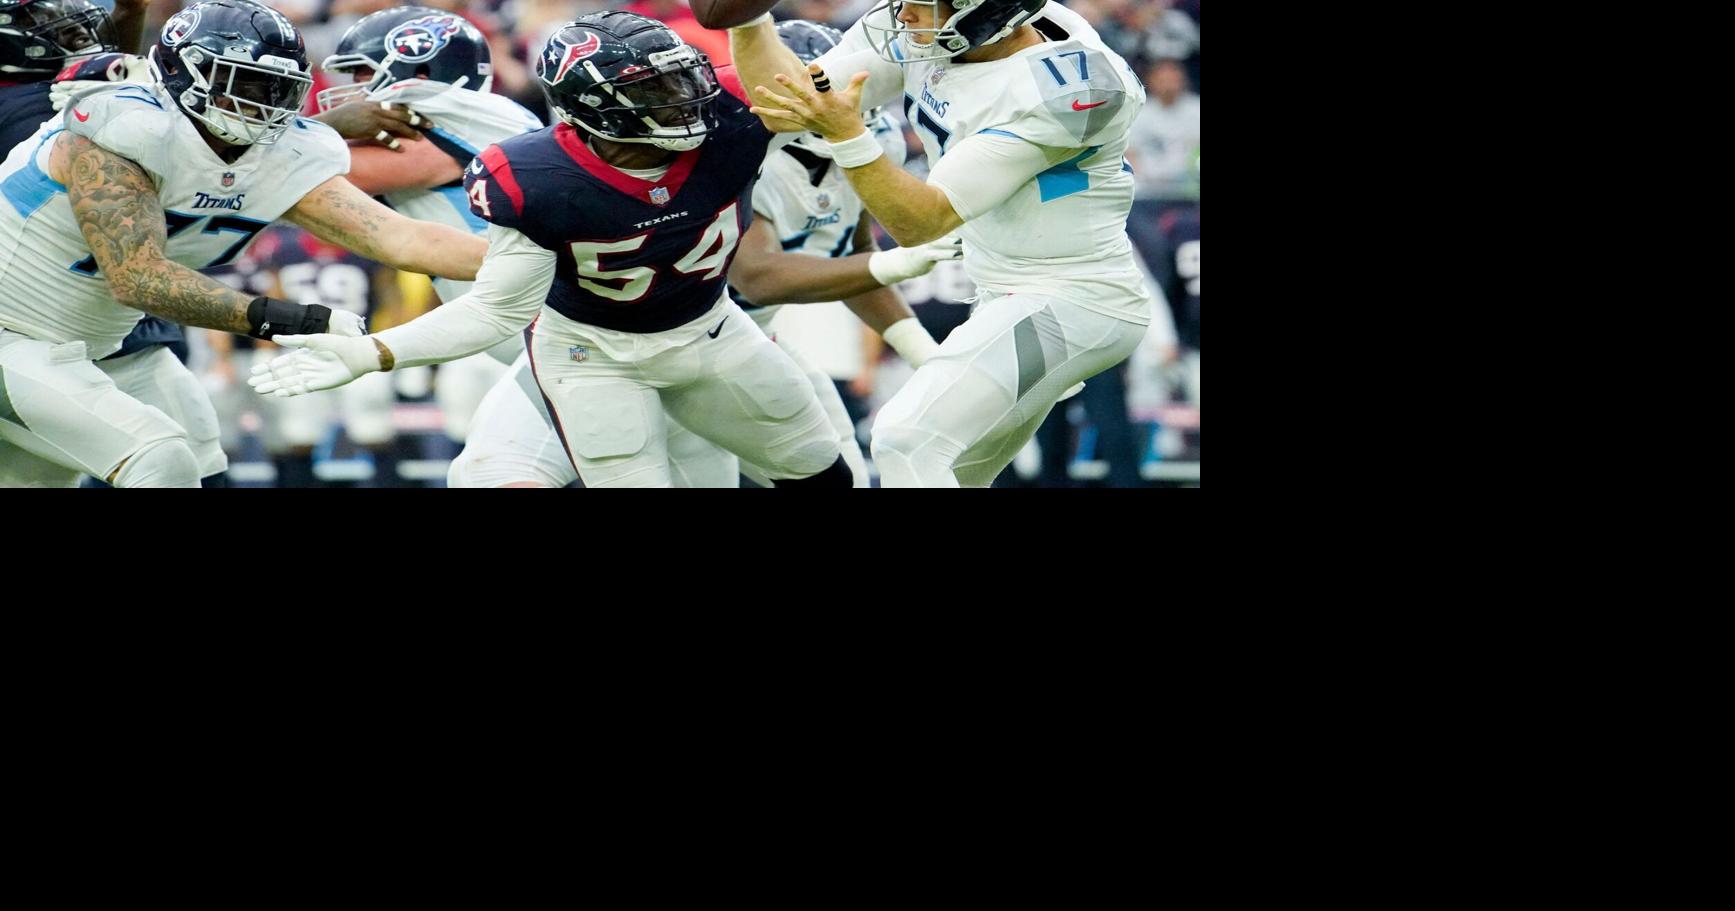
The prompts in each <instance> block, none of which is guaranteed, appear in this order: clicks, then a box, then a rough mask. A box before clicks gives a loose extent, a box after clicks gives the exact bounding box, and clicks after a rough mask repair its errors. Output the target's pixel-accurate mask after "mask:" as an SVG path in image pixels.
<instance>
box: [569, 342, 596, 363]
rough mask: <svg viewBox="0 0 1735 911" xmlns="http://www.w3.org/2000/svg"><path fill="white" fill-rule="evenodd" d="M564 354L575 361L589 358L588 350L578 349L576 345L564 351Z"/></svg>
mask: <svg viewBox="0 0 1735 911" xmlns="http://www.w3.org/2000/svg"><path fill="white" fill-rule="evenodd" d="M566 353H567V354H570V355H572V359H573V360H575V361H582V360H584V359H585V358H587V357H590V349H589V348H580V347H579V346H577V345H574V346H572V347H571V348H568V349H566Z"/></svg>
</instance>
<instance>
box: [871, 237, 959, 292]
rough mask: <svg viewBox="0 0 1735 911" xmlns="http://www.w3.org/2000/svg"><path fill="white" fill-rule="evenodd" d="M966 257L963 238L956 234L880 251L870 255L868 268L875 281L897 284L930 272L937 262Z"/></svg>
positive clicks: (884, 283)
mask: <svg viewBox="0 0 1735 911" xmlns="http://www.w3.org/2000/svg"><path fill="white" fill-rule="evenodd" d="M963 258H964V240H963V238H960V237H958V236H957V235H956V234H953V235H949V236H946V237H942V238H940V239H939V240H935V241H929V242H928V243H925V244H922V245H920V246H916V247H898V248H896V249H893V250H881V251H880V252H878V253H875V254H874V255H872V256H870V257H868V271H869V272H871V273H873V277H874V281H877V282H879V283H880V284H882V285H895V284H897V283H898V282H901V281H908V280H909V279H912V278H917V277H920V276H923V275H927V274H928V273H929V272H932V271H934V264H935V263H939V262H944V261H946V260H949V259H963Z"/></svg>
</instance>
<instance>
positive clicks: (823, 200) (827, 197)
mask: <svg viewBox="0 0 1735 911" xmlns="http://www.w3.org/2000/svg"><path fill="white" fill-rule="evenodd" d="M829 208H831V194H830V193H821V194H819V211H821V212H824V211H825V210H826V209H829Z"/></svg>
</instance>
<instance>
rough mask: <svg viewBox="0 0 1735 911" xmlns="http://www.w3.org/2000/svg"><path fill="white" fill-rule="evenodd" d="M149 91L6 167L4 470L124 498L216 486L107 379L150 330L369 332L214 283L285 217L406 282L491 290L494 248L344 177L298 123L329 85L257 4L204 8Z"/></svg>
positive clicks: (167, 34)
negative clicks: (150, 326) (458, 281)
mask: <svg viewBox="0 0 1735 911" xmlns="http://www.w3.org/2000/svg"><path fill="white" fill-rule="evenodd" d="M151 65H152V68H153V72H154V73H155V74H156V76H157V81H156V83H155V84H153V85H150V86H139V85H130V84H129V85H121V86H118V87H105V88H102V89H98V90H96V91H94V92H92V93H89V94H82V95H78V96H76V97H74V98H73V99H72V100H71V103H69V104H68V105H67V106H66V107H65V109H64V110H63V111H62V112H61V115H60V116H59V117H58V118H56V119H54V120H51V121H48V122H47V123H44V124H43V126H42V127H41V128H40V129H39V130H38V131H37V133H36V135H35V136H33V137H32V138H31V139H30V140H27V141H26V142H24V143H22V144H20V145H19V146H18V147H17V148H15V149H13V150H12V152H11V154H10V155H9V156H8V157H7V159H6V161H5V163H4V164H3V165H0V188H3V195H4V196H5V204H4V205H0V386H3V387H4V389H5V392H6V395H5V401H6V405H5V407H4V408H3V409H0V462H12V461H14V460H29V459H33V458H34V459H44V460H47V461H49V462H52V463H54V464H56V465H60V466H63V467H67V468H76V469H78V470H80V471H82V472H84V473H86V474H90V475H92V476H94V477H97V478H102V479H105V480H108V481H110V482H111V483H114V484H115V485H116V486H122V487H127V486H197V483H198V469H197V465H196V463H195V460H194V458H193V455H192V453H191V450H190V449H189V447H188V446H187V442H186V433H185V430H184V429H183V428H182V427H180V426H179V425H178V424H176V423H175V422H174V421H173V420H171V419H170V418H169V417H168V416H166V415H164V414H163V413H162V411H160V410H158V409H156V408H153V407H151V406H148V405H145V404H143V403H141V402H139V401H138V400H137V399H135V398H133V397H131V396H129V395H127V394H126V393H125V392H123V391H122V390H121V389H119V388H118V387H117V386H116V385H115V383H114V382H113V380H112V379H110V378H109V377H108V376H106V375H104V374H103V373H102V371H100V370H98V369H97V368H96V367H95V366H94V365H93V364H92V360H93V359H95V358H100V357H103V356H105V355H107V354H109V353H111V352H113V351H115V350H116V349H117V348H118V347H119V345H120V343H121V340H122V339H123V338H124V337H125V336H126V335H127V333H128V332H129V331H130V330H131V328H132V326H133V324H134V323H135V322H136V321H137V320H138V319H139V318H140V315H141V311H143V312H150V313H153V314H155V315H158V316H161V317H163V318H165V319H168V320H171V321H174V322H179V323H185V324H188V325H193V326H202V327H205V328H212V329H221V330H225V331H230V332H236V333H244V334H251V335H254V336H256V337H260V338H270V337H272V336H273V335H275V334H276V333H277V332H279V331H284V332H297V331H299V332H306V331H320V330H324V329H326V328H328V326H329V327H331V328H337V329H340V330H341V331H347V332H348V333H350V334H352V335H359V334H360V331H361V329H362V327H361V326H360V325H359V320H355V319H353V318H349V319H334V318H333V315H332V312H331V311H330V310H329V308H326V307H323V306H317V307H306V306H301V305H297V304H291V303H288V302H284V301H275V300H272V299H270V298H266V297H253V298H249V297H248V296H246V295H243V294H240V293H238V292H235V291H233V290H231V289H230V288H228V287H226V286H224V285H222V284H221V283H219V282H216V281H214V280H212V279H210V278H207V277H205V276H202V275H200V274H198V272H197V271H196V270H198V269H205V268H211V267H215V266H221V265H223V264H225V263H228V262H230V261H232V260H233V259H234V258H235V257H236V256H237V255H239V254H240V253H241V251H242V249H243V248H245V247H246V245H247V243H248V242H249V241H250V240H252V238H253V237H254V235H256V234H257V233H258V232H259V231H260V230H261V229H262V228H264V227H265V226H266V225H268V224H270V223H271V222H272V221H274V220H276V219H278V218H280V217H282V218H285V219H288V220H290V221H294V222H296V223H298V224H301V225H302V226H304V227H306V228H307V229H308V230H310V231H312V232H314V233H315V234H318V235H319V236H321V237H324V238H326V239H328V240H330V241H332V242H335V243H340V244H342V245H344V246H346V247H349V248H350V249H353V250H356V251H357V252H360V253H362V254H363V255H366V256H369V257H371V258H374V259H377V260H379V261H381V262H384V263H387V264H390V265H394V266H396V267H398V268H402V269H409V270H413V271H418V272H426V273H435V274H442V275H448V276H451V277H457V278H472V277H474V275H475V271H476V269H477V268H478V267H479V266H480V263H481V260H482V257H483V254H484V253H485V252H486V244H485V243H484V242H482V241H481V240H480V239H478V238H475V237H473V236H471V235H469V234H466V233H461V232H457V231H453V230H451V229H450V228H446V227H444V226H441V225H435V224H424V223H419V222H414V221H411V220H409V219H406V218H403V217H402V216H399V215H397V214H395V213H393V212H392V211H391V210H389V209H386V208H385V207H383V206H381V205H379V204H378V203H376V202H374V201H373V200H371V199H369V198H368V197H367V196H366V195H364V194H362V193H361V192H360V191H358V190H356V189H355V188H354V187H353V186H351V185H350V184H349V183H348V182H347V181H345V180H344V179H343V177H342V175H343V174H344V173H345V172H346V171H347V170H348V163H349V154H348V149H347V148H346V147H345V146H344V144H343V141H342V140H341V139H339V138H338V136H337V135H336V134H335V133H334V132H332V131H331V130H330V129H329V128H327V127H325V126H324V125H321V124H318V123H313V122H310V121H306V120H303V119H301V118H299V117H297V116H296V111H297V110H298V109H299V107H300V103H301V100H302V99H303V98H304V96H305V94H306V90H307V87H308V85H310V84H311V79H310V77H309V76H308V75H307V63H306V53H305V51H304V50H303V45H302V39H301V36H300V34H299V33H298V32H297V31H296V30H295V28H294V26H293V25H291V24H290V23H289V21H288V20H287V19H285V18H284V17H283V16H282V15H280V14H278V13H276V12H275V11H273V10H271V9H269V8H267V7H264V6H259V5H257V4H253V3H249V2H243V0H214V2H207V3H201V4H199V5H197V6H193V7H189V8H187V9H185V10H182V11H181V12H180V13H178V14H176V15H175V16H174V17H172V18H171V19H170V20H169V21H168V23H166V24H165V25H164V27H163V31H162V34H161V36H160V37H159V39H158V41H157V44H156V45H155V47H153V48H152V51H151Z"/></svg>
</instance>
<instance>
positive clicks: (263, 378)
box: [247, 334, 380, 398]
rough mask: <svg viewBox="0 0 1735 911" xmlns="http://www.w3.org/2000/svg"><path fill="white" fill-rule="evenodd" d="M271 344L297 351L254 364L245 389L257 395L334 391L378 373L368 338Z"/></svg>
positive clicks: (287, 339) (284, 338) (295, 338)
mask: <svg viewBox="0 0 1735 911" xmlns="http://www.w3.org/2000/svg"><path fill="white" fill-rule="evenodd" d="M271 341H273V342H275V343H277V344H279V345H282V346H283V347H285V348H299V349H301V350H299V351H291V352H289V353H288V354H285V355H282V356H281V357H277V358H273V359H272V361H271V362H270V363H268V364H256V365H254V367H253V375H252V376H250V377H248V378H247V385H249V386H252V387H253V391H254V392H257V393H259V394H260V395H275V396H278V397H279V398H287V397H289V396H292V395H306V394H308V393H309V392H319V391H322V390H325V389H336V388H337V387H339V386H342V385H344V384H345V383H349V382H351V381H353V380H355V378H356V377H359V376H365V375H367V374H369V373H373V372H374V371H376V370H378V369H380V350H379V348H377V347H375V346H374V340H373V339H372V338H368V337H355V338H350V337H346V336H341V335H330V334H322V335H279V336H277V337H276V338H274V339H272V340H271Z"/></svg>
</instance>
